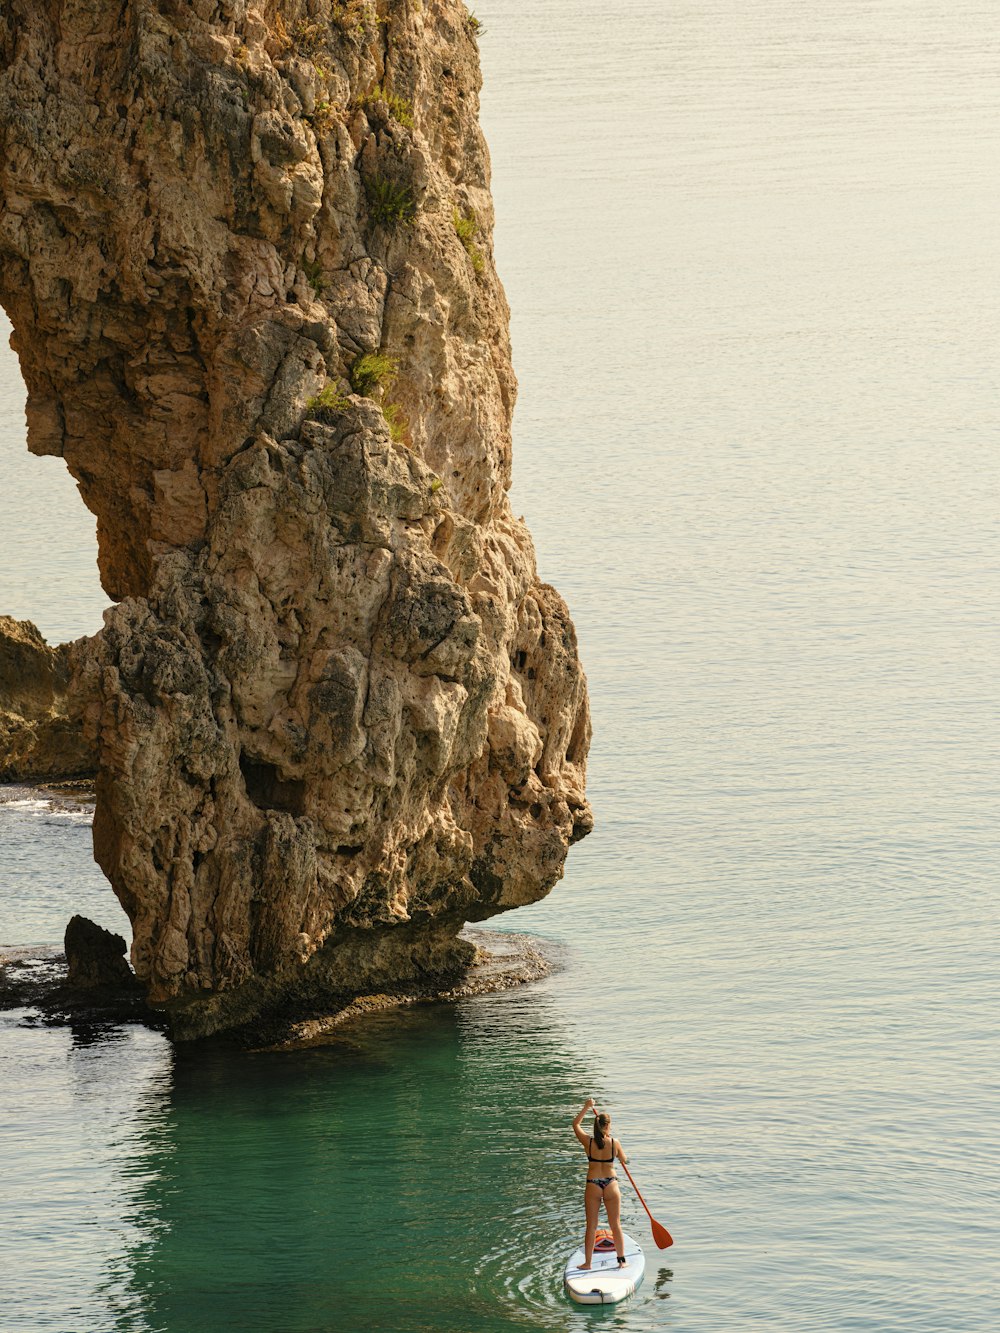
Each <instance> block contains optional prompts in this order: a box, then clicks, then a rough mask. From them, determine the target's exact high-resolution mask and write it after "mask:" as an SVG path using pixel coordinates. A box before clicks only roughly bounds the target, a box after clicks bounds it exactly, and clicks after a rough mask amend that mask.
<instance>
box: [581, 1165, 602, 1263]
mask: <svg viewBox="0 0 1000 1333" xmlns="http://www.w3.org/2000/svg"><path fill="white" fill-rule="evenodd" d="M583 1206H584V1208H585V1209H586V1213H587V1237H586V1240H585V1241H584V1243H583V1253H584V1259H583V1263H582V1264H581V1265H580V1267H581V1268H589V1267H590V1263H591V1260H592V1259H593V1257H594V1242H595V1241H596V1240H597V1216H598V1214H599V1213H600V1211H601V1187H600V1185H592V1184H591V1183H590V1182H589V1181H588V1182H587V1187H586V1189H585V1190H584V1191H583Z"/></svg>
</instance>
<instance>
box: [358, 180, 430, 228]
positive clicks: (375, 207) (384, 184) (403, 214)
mask: <svg viewBox="0 0 1000 1333" xmlns="http://www.w3.org/2000/svg"><path fill="white" fill-rule="evenodd" d="M362 180H363V181H364V186H365V196H366V198H367V199H368V215H369V217H370V218H371V219H372V221H373V222H376V223H379V224H381V225H382V226H384V227H388V228H390V230H391V229H392V228H394V227H408V226H409V224H410V223H411V222H412V221H413V219H414V217H415V216H416V213H417V206H416V204H415V203H414V202H413V195H412V194H410V191H409V190H408V189H407V188H406V186H405V185H399V184H398V183H397V182H396V181H393V180H390V179H389V178H388V176H363V177H362Z"/></svg>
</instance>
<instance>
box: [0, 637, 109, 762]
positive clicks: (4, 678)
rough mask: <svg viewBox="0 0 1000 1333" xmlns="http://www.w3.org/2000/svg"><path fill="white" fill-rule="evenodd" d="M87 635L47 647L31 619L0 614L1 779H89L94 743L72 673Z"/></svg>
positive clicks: (95, 754) (94, 760) (95, 752)
mask: <svg viewBox="0 0 1000 1333" xmlns="http://www.w3.org/2000/svg"><path fill="white" fill-rule="evenodd" d="M87 642H88V640H86V639H79V640H77V641H76V642H75V643H62V644H59V645H58V647H55V648H52V647H50V646H49V644H48V643H46V641H45V639H44V638H43V637H42V635H41V634H40V633H39V631H38V629H37V627H36V626H35V625H33V624H32V623H31V621H30V620H14V619H13V618H12V617H11V616H4V615H0V783H45V782H60V781H62V780H65V779H69V780H76V779H84V780H86V779H92V778H93V776H94V775H95V774H96V772H97V747H96V745H95V743H94V740H93V738H92V737H88V736H87V734H86V731H85V727H84V719H83V713H84V702H83V700H82V699H81V698H80V696H79V695H78V694H77V693H76V692H75V691H74V689H73V674H74V670H75V667H76V665H77V663H78V661H79V657H80V654H81V653H82V652H83V651H84V648H85V645H86V644H87Z"/></svg>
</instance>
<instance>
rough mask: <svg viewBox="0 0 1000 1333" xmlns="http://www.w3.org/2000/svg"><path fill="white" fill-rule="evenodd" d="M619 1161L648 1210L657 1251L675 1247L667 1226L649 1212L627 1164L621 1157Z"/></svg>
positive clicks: (647, 1214) (647, 1213) (640, 1200)
mask: <svg viewBox="0 0 1000 1333" xmlns="http://www.w3.org/2000/svg"><path fill="white" fill-rule="evenodd" d="M618 1160H619V1162H621V1167H622V1170H623V1171H624V1172H625V1174H626V1175H627V1176H628V1178H629V1180H630V1181H631V1182H632V1188H633V1189H634V1190H635V1192H636V1194H638V1196H639V1202H640V1203H641V1204H642V1206H643V1208H645V1209H646V1216H647V1217H648V1218H649V1220H650V1222H651V1223H652V1225H653V1240H654V1241H655V1242H656V1247H657V1249H660V1250H665V1249H666V1248H667V1247H668V1246H669V1245H673V1243H674V1238H673V1236H671V1234H670V1232H669V1231H668V1230H667V1228H666V1227H665V1226H663V1225H662V1224H661V1223H660V1222H657V1220H656V1218H655V1217H654V1216H653V1214H652V1213H651V1212H650V1211H649V1206H648V1204H647V1203H646V1200H645V1199H644V1198H643V1197H642V1191H641V1190H640V1189H639V1186H638V1185H637V1184H636V1183H635V1181H634V1180H632V1172H631V1171H630V1170H629V1169H628V1167H627V1166H626V1165H625V1163H624V1162H622V1159H621V1158H620V1157H619V1159H618Z"/></svg>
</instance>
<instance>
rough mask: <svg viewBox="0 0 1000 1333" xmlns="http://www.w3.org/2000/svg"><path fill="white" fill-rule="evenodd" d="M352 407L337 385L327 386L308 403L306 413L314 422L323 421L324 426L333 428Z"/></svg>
mask: <svg viewBox="0 0 1000 1333" xmlns="http://www.w3.org/2000/svg"><path fill="white" fill-rule="evenodd" d="M350 405H351V400H350V399H349V398H348V397H347V395H346V394H344V393H341V392H340V390H339V389H338V388H337V386H336V385H335V384H326V385H324V386H323V388H322V389H321V390H320V392H319V393H318V394H317V395H316V397H315V398H310V399H309V401H308V402H307V403H306V412H307V413H308V415H309V418H310V420H312V421H322V422H323V424H324V425H327V426H332V425H334V424H335V422H336V419H337V417H338V416H340V415H341V414H342V413H343V412H345V411H346V410H347V408H349V407H350Z"/></svg>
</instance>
